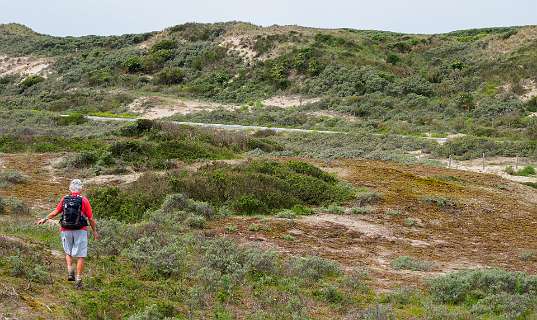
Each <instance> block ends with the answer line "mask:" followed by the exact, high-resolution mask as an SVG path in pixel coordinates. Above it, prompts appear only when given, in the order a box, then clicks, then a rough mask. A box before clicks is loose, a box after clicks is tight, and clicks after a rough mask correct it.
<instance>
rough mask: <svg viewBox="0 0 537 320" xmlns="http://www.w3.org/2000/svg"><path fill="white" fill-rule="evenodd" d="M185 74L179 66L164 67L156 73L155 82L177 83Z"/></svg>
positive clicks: (181, 80)
mask: <svg viewBox="0 0 537 320" xmlns="http://www.w3.org/2000/svg"><path fill="white" fill-rule="evenodd" d="M184 77H185V75H184V72H183V70H182V69H180V68H165V69H163V70H162V71H160V72H159V73H157V75H156V82H157V83H159V84H166V85H172V84H179V83H181V82H183V79H184Z"/></svg>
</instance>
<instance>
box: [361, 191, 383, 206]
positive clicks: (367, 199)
mask: <svg viewBox="0 0 537 320" xmlns="http://www.w3.org/2000/svg"><path fill="white" fill-rule="evenodd" d="M382 198H383V195H382V193H379V192H363V193H359V194H358V195H357V196H356V204H357V205H358V206H365V205H368V204H375V203H378V202H380V201H382Z"/></svg>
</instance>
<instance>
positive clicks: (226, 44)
mask: <svg viewBox="0 0 537 320" xmlns="http://www.w3.org/2000/svg"><path fill="white" fill-rule="evenodd" d="M249 42H250V41H249V40H248V39H246V38H245V37H244V36H242V35H228V36H225V37H224V39H223V40H222V42H220V43H219V44H218V45H219V46H220V47H223V48H226V49H227V51H228V53H231V54H236V55H238V56H239V57H241V58H242V59H243V60H244V61H246V62H251V61H253V60H254V59H256V58H257V56H258V53H257V52H256V51H255V50H254V49H253V48H252V47H251V46H250V45H249V44H248V43H249Z"/></svg>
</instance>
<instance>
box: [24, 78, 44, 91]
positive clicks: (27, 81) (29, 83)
mask: <svg viewBox="0 0 537 320" xmlns="http://www.w3.org/2000/svg"><path fill="white" fill-rule="evenodd" d="M43 81H45V78H43V77H41V76H38V75H31V76H28V77H26V78H25V79H24V80H22V81H21V82H20V83H19V86H20V87H22V88H23V89H27V88H30V87H31V86H34V85H36V84H38V83H40V82H43Z"/></svg>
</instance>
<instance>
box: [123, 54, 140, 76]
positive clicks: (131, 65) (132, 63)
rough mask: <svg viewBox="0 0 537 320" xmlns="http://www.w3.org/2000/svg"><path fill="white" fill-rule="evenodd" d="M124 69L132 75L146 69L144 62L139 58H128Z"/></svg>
mask: <svg viewBox="0 0 537 320" xmlns="http://www.w3.org/2000/svg"><path fill="white" fill-rule="evenodd" d="M123 67H124V68H125V69H127V72H130V73H136V72H140V71H142V70H143V67H144V65H143V60H142V58H140V57H138V56H132V57H128V58H127V60H125V61H124V62H123Z"/></svg>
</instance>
